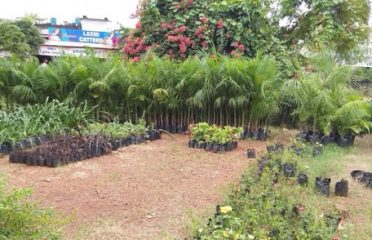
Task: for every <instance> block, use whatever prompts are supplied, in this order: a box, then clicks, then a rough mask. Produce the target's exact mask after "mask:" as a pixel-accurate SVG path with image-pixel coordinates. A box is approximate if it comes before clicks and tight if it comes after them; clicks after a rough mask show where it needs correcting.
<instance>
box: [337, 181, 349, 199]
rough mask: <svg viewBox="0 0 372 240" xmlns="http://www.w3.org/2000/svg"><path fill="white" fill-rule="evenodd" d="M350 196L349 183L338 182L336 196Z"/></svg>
mask: <svg viewBox="0 0 372 240" xmlns="http://www.w3.org/2000/svg"><path fill="white" fill-rule="evenodd" d="M348 194H349V182H348V181H346V180H344V179H342V180H341V181H340V182H336V186H335V195H336V196H342V197H347V196H348Z"/></svg>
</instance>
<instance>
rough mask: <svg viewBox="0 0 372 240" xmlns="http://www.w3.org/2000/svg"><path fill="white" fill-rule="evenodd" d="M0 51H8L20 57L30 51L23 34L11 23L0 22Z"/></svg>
mask: <svg viewBox="0 0 372 240" xmlns="http://www.w3.org/2000/svg"><path fill="white" fill-rule="evenodd" d="M0 51H9V52H11V53H15V54H19V55H22V56H25V55H26V54H27V53H28V52H29V51H30V46H29V45H28V44H27V42H26V36H25V34H24V33H23V32H22V30H21V29H20V28H19V27H18V26H17V25H15V24H14V23H12V22H9V21H2V22H0Z"/></svg>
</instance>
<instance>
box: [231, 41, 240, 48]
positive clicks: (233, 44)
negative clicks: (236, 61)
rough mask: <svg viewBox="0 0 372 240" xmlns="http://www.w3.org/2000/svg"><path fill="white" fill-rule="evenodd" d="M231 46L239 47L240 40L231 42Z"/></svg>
mask: <svg viewBox="0 0 372 240" xmlns="http://www.w3.org/2000/svg"><path fill="white" fill-rule="evenodd" d="M231 46H233V47H234V48H238V47H239V43H238V42H233V43H232V44H231Z"/></svg>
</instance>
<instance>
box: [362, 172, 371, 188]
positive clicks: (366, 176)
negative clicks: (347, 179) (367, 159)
mask: <svg viewBox="0 0 372 240" xmlns="http://www.w3.org/2000/svg"><path fill="white" fill-rule="evenodd" d="M371 179H372V173H370V172H364V173H363V176H362V178H361V179H360V181H361V182H362V183H364V184H366V185H368V184H369V183H370V181H371Z"/></svg>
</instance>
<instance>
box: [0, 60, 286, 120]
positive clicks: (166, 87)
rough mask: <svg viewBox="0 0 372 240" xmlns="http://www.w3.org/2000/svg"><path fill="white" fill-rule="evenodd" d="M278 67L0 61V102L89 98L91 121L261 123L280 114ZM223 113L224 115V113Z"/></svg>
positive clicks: (212, 62)
mask: <svg viewBox="0 0 372 240" xmlns="http://www.w3.org/2000/svg"><path fill="white" fill-rule="evenodd" d="M277 75H278V71H277V68H276V63H275V61H273V60H272V59H271V58H269V57H266V56H258V57H257V58H255V59H251V60H250V59H246V58H239V59H235V58H229V57H223V56H216V57H204V58H197V57H193V58H191V57H190V58H188V59H186V60H185V61H183V62H176V61H173V60H170V59H166V58H158V57H154V56H152V55H148V56H147V58H146V60H144V61H142V62H140V63H133V62H123V61H122V59H121V58H120V57H113V58H110V59H107V60H106V61H104V62H102V61H100V60H99V59H98V58H95V57H92V56H87V57H80V58H77V57H67V56H65V57H60V58H58V59H55V60H54V61H53V62H51V63H50V64H49V65H48V66H47V67H40V66H39V65H38V64H37V62H36V60H31V59H30V60H29V61H26V62H24V61H21V60H19V59H17V58H12V59H9V60H4V59H0V76H1V77H0V92H1V93H2V94H1V96H0V97H2V98H3V101H4V102H5V103H6V105H7V106H8V107H11V105H12V104H13V103H19V104H28V103H31V104H33V103H43V102H44V101H45V99H46V98H49V99H56V100H58V101H61V102H62V101H68V102H71V103H72V104H73V105H78V104H79V103H81V102H84V101H87V102H88V104H89V106H91V107H93V106H97V107H96V109H95V111H96V116H97V118H98V117H99V116H100V113H101V112H108V113H110V115H111V116H113V118H115V117H117V118H118V119H119V120H120V121H121V122H124V121H130V120H132V121H133V122H137V121H138V119H139V118H141V117H142V116H143V117H144V119H145V120H146V121H147V122H148V123H149V124H150V123H154V124H173V125H176V124H188V123H190V122H200V121H207V122H209V123H216V124H218V125H234V126H238V125H239V126H243V125H246V126H248V125H250V124H251V125H252V126H253V127H257V126H261V125H264V124H265V123H266V122H267V121H268V120H269V119H270V118H271V117H272V116H273V115H275V114H276V113H277V111H278V107H277V99H278V96H279V92H278V91H279V85H280V83H279V82H278V81H276V78H277ZM226 113H228V114H226Z"/></svg>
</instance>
